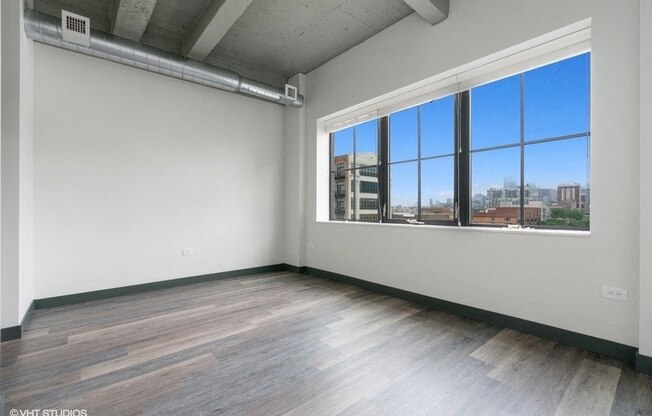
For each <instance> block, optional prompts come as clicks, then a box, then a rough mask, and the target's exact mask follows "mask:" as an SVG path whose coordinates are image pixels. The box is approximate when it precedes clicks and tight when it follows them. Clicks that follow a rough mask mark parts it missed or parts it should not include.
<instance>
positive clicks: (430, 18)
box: [403, 0, 449, 26]
mask: <svg viewBox="0 0 652 416" xmlns="http://www.w3.org/2000/svg"><path fill="white" fill-rule="evenodd" d="M403 1H405V3H407V5H408V6H410V7H411V8H412V9H414V11H415V12H417V14H418V15H419V16H421V17H422V18H423V19H424V20H425V21H426V22H428V23H430V24H431V25H433V26H434V25H436V24H437V23H440V22H442V21H444V20H446V18H447V17H448V8H449V3H448V2H449V0H403Z"/></svg>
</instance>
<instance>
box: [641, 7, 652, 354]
mask: <svg viewBox="0 0 652 416" xmlns="http://www.w3.org/2000/svg"><path fill="white" fill-rule="evenodd" d="M639 49H640V51H641V55H640V65H639V68H640V74H639V75H640V84H641V85H640V111H639V114H640V129H641V149H640V169H641V180H640V192H641V195H640V212H641V228H640V249H639V254H640V284H639V285H640V289H639V314H640V317H639V322H640V323H639V338H640V339H639V343H640V345H639V349H640V351H639V352H640V354H643V355H647V356H649V357H652V256H651V255H650V254H651V253H652V216H650V215H646V213H649V212H652V187H651V186H650V183H651V182H652V161H650V157H649V155H650V154H652V119H650V114H652V3H651V2H650V1H649V0H640V45H639Z"/></svg>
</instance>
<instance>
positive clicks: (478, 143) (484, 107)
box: [471, 75, 521, 149]
mask: <svg viewBox="0 0 652 416" xmlns="http://www.w3.org/2000/svg"><path fill="white" fill-rule="evenodd" d="M520 84H521V82H520V75H515V76H513V77H509V78H505V79H502V80H500V81H495V82H492V83H490V84H486V85H482V86H480V87H476V88H473V89H472V90H471V149H480V148H483V147H493V146H500V145H505V144H511V143H519V142H520V140H521V86H520Z"/></svg>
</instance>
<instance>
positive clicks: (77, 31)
mask: <svg viewBox="0 0 652 416" xmlns="http://www.w3.org/2000/svg"><path fill="white" fill-rule="evenodd" d="M61 31H62V34H63V39H64V40H65V41H67V42H70V43H75V44H77V45H82V46H86V47H89V46H91V22H90V19H89V18H88V17H84V16H80V15H78V14H75V13H70V12H69V11H66V10H61Z"/></svg>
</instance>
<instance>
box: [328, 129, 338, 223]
mask: <svg viewBox="0 0 652 416" xmlns="http://www.w3.org/2000/svg"><path fill="white" fill-rule="evenodd" d="M334 136H335V135H334V134H333V133H328V151H329V153H330V154H329V156H328V159H329V160H330V166H329V167H328V170H329V174H328V219H329V220H331V221H332V220H334V219H335V218H336V215H335V209H336V207H337V202H335V205H334V204H333V202H334V201H333V200H334V199H335V198H333V181H334V180H335V175H334V174H332V173H330V171H333V172H334V171H335V169H334V168H335V167H336V166H335V154H334V153H335V152H334V149H335V148H334V146H333V140H334V139H333V137H334Z"/></svg>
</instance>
